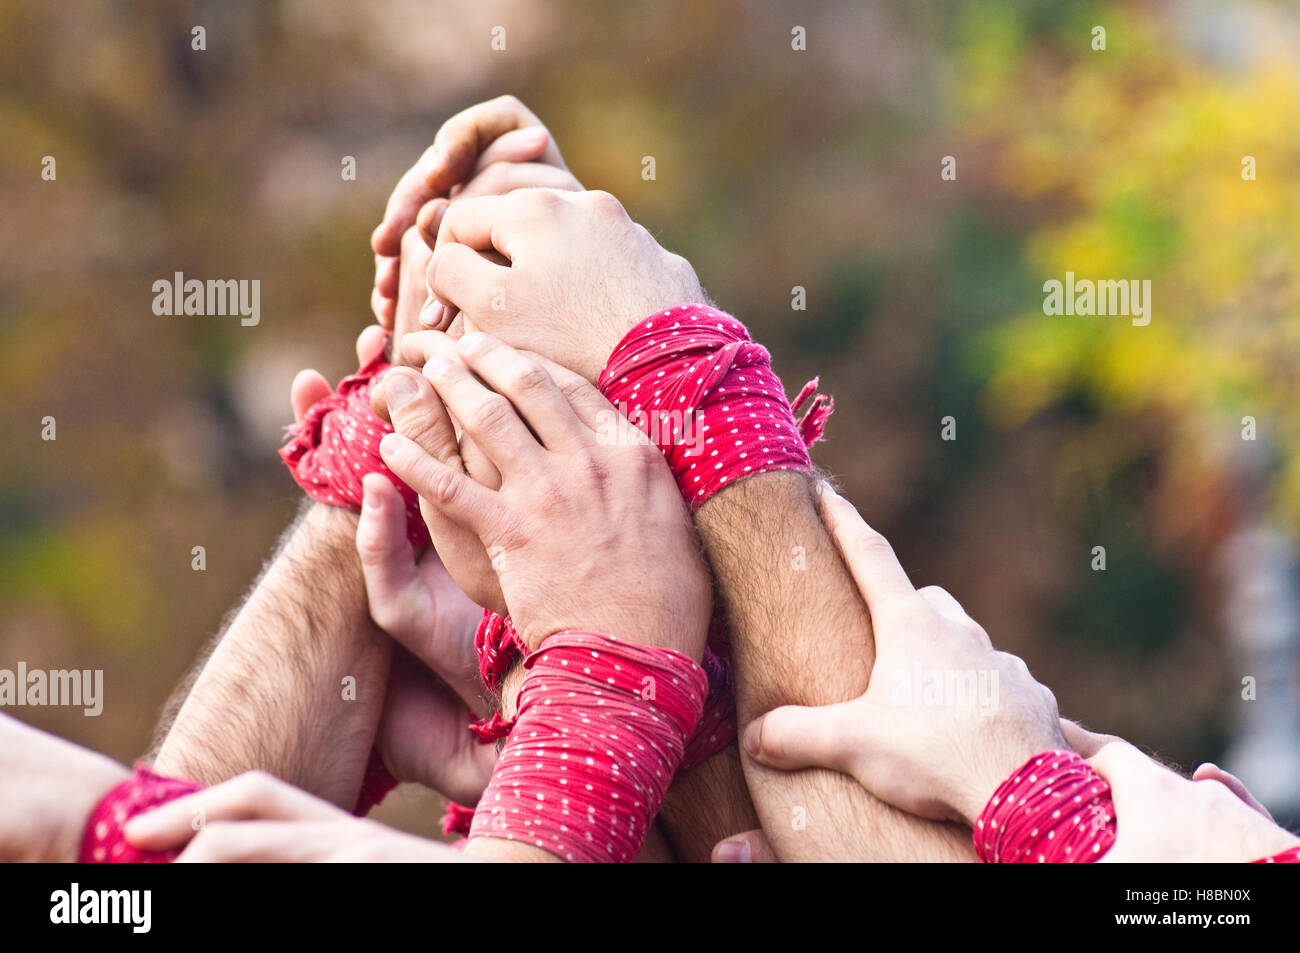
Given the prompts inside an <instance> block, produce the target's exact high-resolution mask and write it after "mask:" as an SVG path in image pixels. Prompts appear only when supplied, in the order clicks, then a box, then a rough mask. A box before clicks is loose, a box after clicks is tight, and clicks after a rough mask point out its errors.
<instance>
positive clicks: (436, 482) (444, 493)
mask: <svg viewBox="0 0 1300 953" xmlns="http://www.w3.org/2000/svg"><path fill="white" fill-rule="evenodd" d="M460 493H461V480H460V477H459V476H458V475H457V474H456V473H455V472H453V471H451V470H440V471H439V472H438V473H437V474H435V476H434V478H433V480H432V481H430V483H429V499H430V502H432V503H434V504H435V505H437V506H451V505H453V504H454V503H455V502H456V500H457V499H459V498H460Z"/></svg>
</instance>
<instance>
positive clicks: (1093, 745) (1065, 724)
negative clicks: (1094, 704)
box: [1061, 718, 1124, 760]
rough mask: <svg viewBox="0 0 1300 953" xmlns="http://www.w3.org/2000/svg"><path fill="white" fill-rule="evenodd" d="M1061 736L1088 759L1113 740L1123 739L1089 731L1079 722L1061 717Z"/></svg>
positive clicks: (1079, 754) (1081, 755) (1075, 750)
mask: <svg viewBox="0 0 1300 953" xmlns="http://www.w3.org/2000/svg"><path fill="white" fill-rule="evenodd" d="M1061 736H1062V737H1063V738H1065V743H1066V744H1068V745H1069V746H1070V747H1071V748H1072V749H1073V750H1074V752H1075V754H1077V755H1078V756H1079V757H1081V758H1083V759H1084V760H1087V759H1088V758H1091V757H1092V756H1093V755H1095V754H1096V753H1097V752H1098V751H1100V750H1101V749H1102V748H1104V747H1105V746H1106V745H1108V744H1110V743H1111V742H1112V741H1123V740H1124V739H1122V738H1120V737H1118V736H1116V735H1102V734H1097V733H1096V732H1092V731H1089V730H1088V729H1086V728H1084V727H1083V726H1082V725H1080V724H1079V723H1078V722H1075V721H1070V720H1069V719H1068V718H1062V719H1061Z"/></svg>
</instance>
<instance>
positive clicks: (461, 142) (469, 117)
mask: <svg viewBox="0 0 1300 953" xmlns="http://www.w3.org/2000/svg"><path fill="white" fill-rule="evenodd" d="M514 130H527V131H526V132H524V133H521V134H520V135H517V136H515V137H514V138H513V140H512V142H511V143H509V144H508V145H507V146H502V147H501V150H502V151H504V150H506V149H511V150H514V154H515V155H517V156H520V157H521V158H526V159H527V160H529V161H531V160H534V159H536V160H538V161H541V162H545V163H547V164H548V165H554V166H558V167H560V168H563V167H564V159H563V158H561V157H560V150H559V148H558V147H557V146H556V145H555V141H554V140H553V139H552V138H551V134H550V133H549V132H547V130H546V127H545V126H543V125H542V123H541V120H539V119H538V118H537V117H536V116H535V115H534V114H533V113H532V112H531V111H530V110H529V109H528V108H527V107H525V106H524V104H523V103H521V102H520V101H519V100H518V99H516V98H515V97H513V96H499V97H497V98H496V99H492V100H489V101H488V102H485V103H479V104H478V105H476V106H471V107H470V108H469V109H466V110H463V111H462V112H459V113H457V114H456V115H454V116H452V117H451V118H450V119H448V120H447V121H446V122H445V123H443V124H442V128H441V129H439V130H438V134H437V135H436V136H435V137H434V140H433V149H432V152H433V156H432V157H431V161H430V168H429V172H428V174H427V176H426V178H425V185H426V186H427V187H428V188H430V189H433V190H434V191H435V193H440V192H445V191H447V190H448V189H450V188H451V187H452V186H453V185H456V184H458V183H460V182H464V181H465V180H467V179H468V178H469V177H470V175H471V174H472V173H473V171H474V167H475V164H476V163H477V161H478V158H479V156H480V155H481V154H482V153H484V152H486V151H487V150H488V148H489V146H491V144H492V143H493V142H495V141H496V140H498V139H501V138H503V137H505V136H506V135H507V134H508V133H510V132H512V131H514ZM530 137H531V139H530ZM517 161H519V160H517Z"/></svg>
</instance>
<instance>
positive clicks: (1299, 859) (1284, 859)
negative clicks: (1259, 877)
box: [1251, 847, 1300, 864]
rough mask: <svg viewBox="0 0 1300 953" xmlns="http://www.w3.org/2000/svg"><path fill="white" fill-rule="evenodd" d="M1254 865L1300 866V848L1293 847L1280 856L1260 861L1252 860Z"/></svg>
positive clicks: (1264, 858)
mask: <svg viewBox="0 0 1300 953" xmlns="http://www.w3.org/2000/svg"><path fill="white" fill-rule="evenodd" d="M1251 863H1252V864H1300V847H1292V848H1291V849H1289V850H1284V851H1282V853H1280V854H1274V855H1273V856H1272V857H1261V858H1260V859H1259V860H1252V861H1251Z"/></svg>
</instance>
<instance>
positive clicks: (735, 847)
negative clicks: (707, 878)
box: [712, 830, 777, 864]
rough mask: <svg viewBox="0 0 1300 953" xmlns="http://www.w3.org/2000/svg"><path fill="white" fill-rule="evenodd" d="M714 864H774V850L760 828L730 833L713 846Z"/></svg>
mask: <svg viewBox="0 0 1300 953" xmlns="http://www.w3.org/2000/svg"><path fill="white" fill-rule="evenodd" d="M712 860H713V862H714V863H715V864H775V863H776V862H777V859H776V852H775V851H773V850H772V845H771V844H769V843H768V840H767V838H766V837H764V836H763V832H762V831H761V830H758V831H745V832H744V833H742V834H732V835H731V836H730V837H728V838H726V839H724V840H720V841H718V843H717V844H716V845H714V848H713V855H712Z"/></svg>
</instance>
